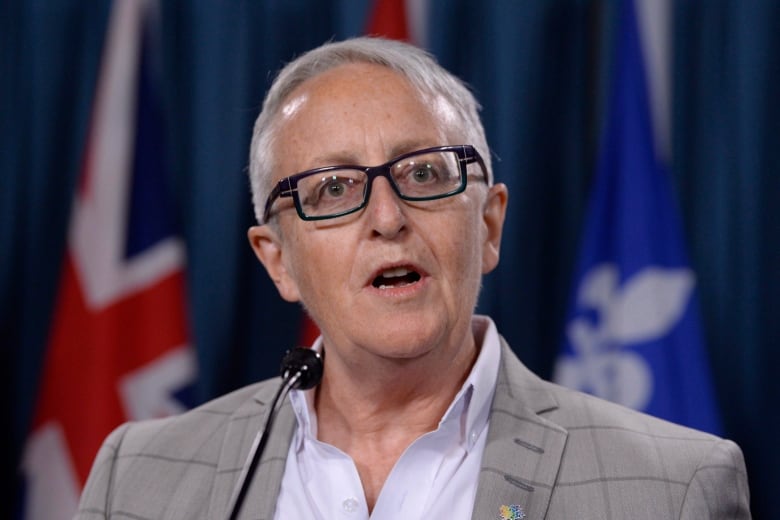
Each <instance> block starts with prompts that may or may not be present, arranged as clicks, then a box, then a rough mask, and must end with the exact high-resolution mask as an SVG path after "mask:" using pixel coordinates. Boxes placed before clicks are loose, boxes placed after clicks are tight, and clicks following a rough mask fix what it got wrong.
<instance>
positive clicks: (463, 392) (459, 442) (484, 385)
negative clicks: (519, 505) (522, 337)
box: [274, 316, 501, 520]
mask: <svg viewBox="0 0 780 520" xmlns="http://www.w3.org/2000/svg"><path fill="white" fill-rule="evenodd" d="M472 330H473V332H474V336H475V340H476V341H477V345H478V346H480V341H481V346H480V348H479V355H478V356H477V361H476V363H474V367H473V368H472V370H471V373H470V374H469V376H468V378H467V379H466V381H465V382H464V383H463V386H462V387H461V389H460V391H459V392H458V394H457V395H456V396H455V398H454V399H453V401H452V403H451V404H450V407H449V408H448V409H447V411H446V412H445V414H444V416H443V417H442V418H441V421H439V427H438V428H437V429H436V430H434V431H432V432H428V433H426V434H424V435H422V436H420V437H418V438H417V440H415V441H414V442H413V443H412V444H411V445H410V446H409V447H408V448H407V449H406V451H405V452H404V453H403V454H402V455H401V457H400V458H399V459H398V461H397V462H396V464H395V466H394V467H393V469H392V471H391V472H390V474H389V475H388V477H387V480H386V481H385V483H384V486H383V487H382V490H381V492H380V494H379V497H378V499H377V501H376V504H375V505H374V509H373V511H372V513H371V515H370V517H369V514H368V507H367V505H366V499H365V495H364V493H363V486H362V484H361V482H360V477H359V475H358V472H357V468H356V467H355V463H354V461H353V460H352V458H351V457H350V456H349V455H347V454H346V453H344V452H343V451H341V450H339V449H338V448H336V447H334V446H332V445H330V444H327V443H324V442H321V441H319V440H317V420H316V415H315V411H314V407H313V399H314V391H313V390H306V391H300V390H293V391H292V392H290V402H291V403H292V407H293V410H294V411H295V416H296V418H297V420H298V427H297V429H296V431H295V434H294V437H293V440H292V443H291V444H290V451H289V452H288V455H287V464H286V466H285V470H284V477H283V478H282V487H281V490H280V492H279V498H278V500H277V504H276V513H275V515H274V518H275V519H277V520H283V519H290V518H306V519H312V520H334V519H343V520H368V519H369V518H371V520H390V519H392V520H396V519H398V518H403V519H405V520H406V519H410V520H411V519H421V520H422V519H428V518H447V519H451V520H459V519H464V520H465V519H469V518H471V512H472V509H473V506H474V497H475V495H476V492H477V483H478V481H479V469H480V463H481V461H482V453H483V451H484V449H485V441H486V440H487V430H488V428H487V425H488V416H489V412H490V404H491V402H492V400H493V393H494V391H495V386H496V378H497V375H498V365H499V360H500V357H501V348H500V342H499V339H498V331H497V330H496V326H495V324H494V323H493V321H492V320H491V319H490V318H488V317H485V316H474V317H473V318H472ZM314 348H322V339H321V338H320V339H318V340H317V341H316V342H315V344H314Z"/></svg>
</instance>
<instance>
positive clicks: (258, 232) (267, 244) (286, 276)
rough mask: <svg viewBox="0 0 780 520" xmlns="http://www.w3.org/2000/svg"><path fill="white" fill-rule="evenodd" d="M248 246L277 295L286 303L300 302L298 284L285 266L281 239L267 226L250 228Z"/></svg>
mask: <svg viewBox="0 0 780 520" xmlns="http://www.w3.org/2000/svg"><path fill="white" fill-rule="evenodd" d="M247 236H248V237H249V244H250V245H251V246H252V250H253V251H254V252H255V255H256V256H257V258H258V259H259V260H260V262H261V263H262V264H263V266H264V267H265V270H266V271H267V272H268V276H270V277H271V280H273V282H274V284H275V285H276V290H278V291H279V295H280V296H281V297H282V298H284V299H285V300H287V301H288V302H297V301H300V299H301V297H300V294H299V293H298V284H297V283H295V280H294V278H293V277H292V276H291V275H290V272H289V271H288V270H287V267H286V266H285V258H284V248H283V243H282V239H281V237H280V236H279V233H278V231H277V230H274V229H272V228H271V226H269V225H267V224H266V225H263V226H252V227H251V228H249V232H248V233H247Z"/></svg>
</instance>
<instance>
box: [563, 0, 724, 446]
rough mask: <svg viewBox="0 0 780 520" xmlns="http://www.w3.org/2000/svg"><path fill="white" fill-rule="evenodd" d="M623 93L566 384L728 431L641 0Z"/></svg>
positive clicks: (621, 55)
mask: <svg viewBox="0 0 780 520" xmlns="http://www.w3.org/2000/svg"><path fill="white" fill-rule="evenodd" d="M615 45H616V47H615V49H616V54H615V60H614V63H613V76H612V78H613V79H612V91H611V93H610V97H609V101H608V103H607V111H608V112H607V115H606V124H605V126H604V134H603V136H602V141H601V148H600V151H599V156H598V163H597V165H596V175H595V184H594V186H593V192H592V195H591V200H590V205H589V209H588V214H587V218H586V225H585V230H584V236H583V239H582V240H583V242H582V248H581V252H580V258H579V262H578V265H577V271H576V278H575V284H574V287H573V290H574V294H573V295H572V298H571V303H570V308H569V312H568V315H567V320H566V326H565V334H564V336H565V337H564V342H563V348H562V350H561V353H560V356H559V358H558V361H557V363H556V367H555V375H554V378H555V379H556V381H558V382H560V383H562V384H564V385H567V386H570V387H573V388H576V389H579V390H583V391H586V392H589V393H592V394H595V395H597V396H599V397H603V398H605V399H609V400H612V401H615V402H618V403H620V404H623V405H626V406H629V407H631V408H634V409H637V410H641V411H644V412H647V413H650V414H652V415H655V416H658V417H661V418H664V419H668V420H670V421H673V422H677V423H680V424H685V425H687V426H691V427H694V428H698V429H702V430H705V431H710V432H712V433H719V432H720V422H719V418H718V412H717V408H716V406H715V398H714V393H713V387H712V382H711V379H710V375H709V367H708V363H707V359H706V355H705V350H704V346H703V339H702V332H701V328H700V324H699V315H698V304H697V301H696V278H695V276H694V273H693V271H692V270H691V269H690V267H689V264H688V260H687V258H686V254H685V247H684V240H683V236H682V226H681V222H680V220H679V218H678V216H677V211H676V207H675V204H674V201H673V199H672V189H671V185H670V182H669V179H668V172H667V171H666V168H665V167H664V165H663V164H662V162H661V161H660V160H659V159H658V156H657V155H656V152H655V147H654V143H653V131H652V121H651V116H650V107H649V102H648V99H649V98H648V94H647V82H646V79H645V68H644V63H643V55H642V49H641V46H640V45H641V44H640V39H639V33H638V29H637V21H636V16H635V12H634V6H633V3H632V2H631V1H630V0H628V1H624V2H622V5H621V13H620V19H619V26H618V29H617V38H616V42H615Z"/></svg>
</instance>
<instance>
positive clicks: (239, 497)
mask: <svg viewBox="0 0 780 520" xmlns="http://www.w3.org/2000/svg"><path fill="white" fill-rule="evenodd" d="M322 368H323V359H322V356H321V355H320V353H319V352H316V351H314V350H312V349H310V348H305V347H295V348H294V349H292V350H288V351H287V352H286V353H285V355H284V357H283V358H282V366H281V376H282V384H281V385H280V386H279V390H277V391H276V395H275V396H274V400H273V402H272V403H271V409H270V410H269V412H268V418H267V419H266V421H265V426H263V429H262V430H260V431H259V432H257V435H256V436H255V440H254V442H252V447H251V448H250V450H249V455H248V456H247V459H246V462H245V463H244V469H243V470H242V472H241V476H240V477H239V479H238V482H236V487H235V488H234V491H233V498H232V500H231V501H232V502H233V506H232V507H231V508H230V514H229V515H228V519H229V520H235V519H236V518H238V513H239V512H240V511H241V506H242V505H243V504H244V499H245V498H246V494H247V491H249V484H251V482H252V477H254V475H255V470H256V469H257V464H258V463H259V462H260V457H261V456H262V454H263V450H264V449H265V443H266V442H267V441H268V435H269V434H270V432H271V426H272V425H273V422H274V419H275V418H276V414H277V412H278V411H279V410H278V409H277V406H276V405H277V403H278V402H280V401H279V397H280V396H281V395H282V394H284V396H285V397H286V396H287V394H288V393H289V391H290V390H291V389H293V388H295V389H296V390H308V389H310V388H314V387H315V386H317V385H318V384H320V381H321V380H322ZM282 401H284V397H282Z"/></svg>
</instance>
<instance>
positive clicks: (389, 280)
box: [371, 267, 421, 289]
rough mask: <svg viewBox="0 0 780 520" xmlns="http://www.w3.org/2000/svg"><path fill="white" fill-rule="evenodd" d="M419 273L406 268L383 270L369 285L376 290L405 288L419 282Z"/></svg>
mask: <svg viewBox="0 0 780 520" xmlns="http://www.w3.org/2000/svg"><path fill="white" fill-rule="evenodd" d="M420 278H421V276H420V273H418V272H417V271H414V270H412V269H408V268H406V267H393V268H392V269H385V270H384V271H382V272H381V273H380V274H379V276H377V277H376V278H374V280H373V281H372V282H371V285H373V286H374V287H376V288H377V289H396V288H399V287H406V286H407V285H412V284H414V283H417V282H419V281H420Z"/></svg>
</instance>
